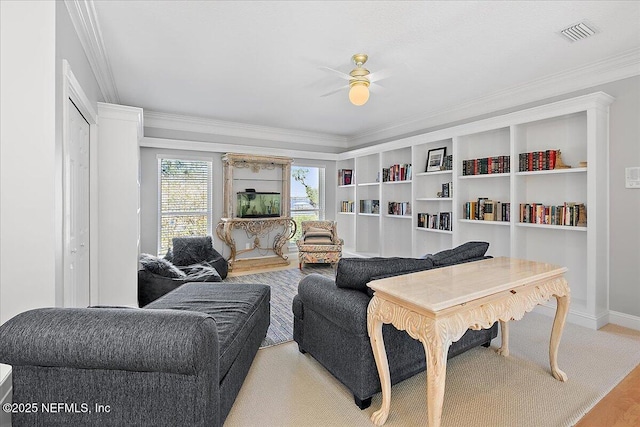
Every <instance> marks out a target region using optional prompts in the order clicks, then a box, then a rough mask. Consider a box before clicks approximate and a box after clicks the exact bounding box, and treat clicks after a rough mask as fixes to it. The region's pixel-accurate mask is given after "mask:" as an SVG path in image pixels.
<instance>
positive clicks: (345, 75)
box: [320, 67, 353, 80]
mask: <svg viewBox="0 0 640 427" xmlns="http://www.w3.org/2000/svg"><path fill="white" fill-rule="evenodd" d="M320 69H321V70H323V71H328V72H330V73H333V74H335V75H337V76H339V77H341V78H343V79H345V80H351V79H352V78H353V77H351V76H350V75H349V74H346V73H343V72H342V71H338V70H334V69H333V68H329V67H320Z"/></svg>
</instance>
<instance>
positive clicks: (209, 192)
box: [156, 153, 213, 256]
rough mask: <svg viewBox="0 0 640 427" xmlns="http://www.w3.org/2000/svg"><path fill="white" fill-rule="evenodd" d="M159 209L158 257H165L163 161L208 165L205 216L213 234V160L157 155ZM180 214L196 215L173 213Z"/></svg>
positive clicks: (206, 157)
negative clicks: (163, 235)
mask: <svg viewBox="0 0 640 427" xmlns="http://www.w3.org/2000/svg"><path fill="white" fill-rule="evenodd" d="M156 159H157V172H156V178H157V189H158V191H157V196H158V200H157V209H156V215H157V217H156V220H157V227H156V228H157V230H156V239H157V241H156V251H157V253H158V256H164V255H165V254H164V253H162V161H163V160H179V161H197V162H206V163H207V175H208V179H207V211H206V212H205V216H206V217H207V235H212V233H213V158H212V157H210V156H194V155H181V154H169V153H163V154H157V155H156ZM180 213H187V214H196V213H195V212H186V211H182V212H177V213H176V212H172V214H175V215H179V214H180Z"/></svg>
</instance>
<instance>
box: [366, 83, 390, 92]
mask: <svg viewBox="0 0 640 427" xmlns="http://www.w3.org/2000/svg"><path fill="white" fill-rule="evenodd" d="M385 90H386V89H385V88H384V86H381V85H380V83H371V84H370V85H369V91H370V92H371V93H376V94H378V93H384V91H385Z"/></svg>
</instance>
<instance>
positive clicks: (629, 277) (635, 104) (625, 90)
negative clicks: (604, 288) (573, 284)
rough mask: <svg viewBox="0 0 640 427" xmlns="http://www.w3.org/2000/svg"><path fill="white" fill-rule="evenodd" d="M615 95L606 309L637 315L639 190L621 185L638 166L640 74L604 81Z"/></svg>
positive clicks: (639, 305) (639, 298)
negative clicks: (607, 298)
mask: <svg viewBox="0 0 640 427" xmlns="http://www.w3.org/2000/svg"><path fill="white" fill-rule="evenodd" d="M602 90H603V91H604V92H607V93H608V94H610V95H612V96H615V98H616V100H615V102H614V103H613V104H612V105H611V110H610V111H611V116H610V141H609V200H610V206H611V208H610V214H609V219H610V221H611V226H610V235H609V238H610V245H611V247H610V275H609V277H610V284H609V308H610V310H613V311H617V312H620V313H625V314H629V315H632V316H640V225H639V224H638V219H640V190H638V189H634V190H632V189H628V188H625V182H624V169H625V168H626V167H632V166H638V167H640V77H636V78H633V79H626V80H622V81H619V82H615V83H611V84H608V85H604V86H603V87H602Z"/></svg>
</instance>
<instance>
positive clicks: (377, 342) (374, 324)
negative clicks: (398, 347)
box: [367, 296, 391, 426]
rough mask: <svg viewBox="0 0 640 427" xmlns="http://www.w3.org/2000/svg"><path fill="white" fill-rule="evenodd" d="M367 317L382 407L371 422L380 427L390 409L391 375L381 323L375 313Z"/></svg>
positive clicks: (372, 416)
mask: <svg viewBox="0 0 640 427" xmlns="http://www.w3.org/2000/svg"><path fill="white" fill-rule="evenodd" d="M374 298H375V296H374ZM367 317H368V319H367V322H368V323H369V340H370V341H371V348H372V349H373V357H374V359H375V360H376V367H377V368H378V376H379V377H380V384H381V386H382V406H380V409H378V410H377V411H376V412H374V413H373V415H371V422H373V423H374V424H375V425H377V426H381V425H382V424H384V423H385V422H386V421H387V417H388V416H389V409H390V407H391V375H390V374H389V361H388V360H387V352H386V351H385V349H384V341H383V339H382V321H381V320H380V318H379V317H377V316H375V313H368V314H367Z"/></svg>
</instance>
